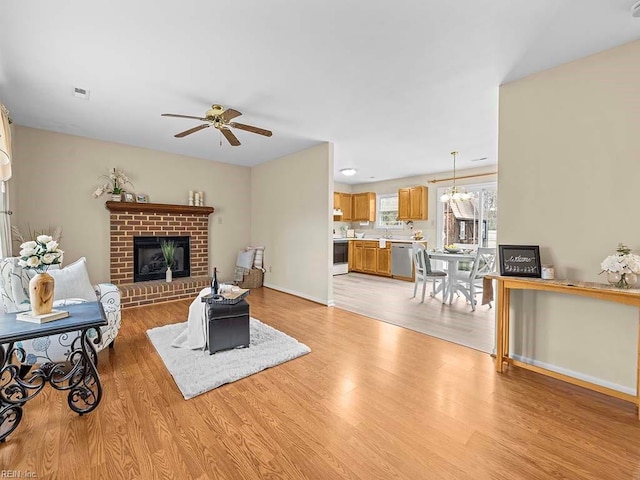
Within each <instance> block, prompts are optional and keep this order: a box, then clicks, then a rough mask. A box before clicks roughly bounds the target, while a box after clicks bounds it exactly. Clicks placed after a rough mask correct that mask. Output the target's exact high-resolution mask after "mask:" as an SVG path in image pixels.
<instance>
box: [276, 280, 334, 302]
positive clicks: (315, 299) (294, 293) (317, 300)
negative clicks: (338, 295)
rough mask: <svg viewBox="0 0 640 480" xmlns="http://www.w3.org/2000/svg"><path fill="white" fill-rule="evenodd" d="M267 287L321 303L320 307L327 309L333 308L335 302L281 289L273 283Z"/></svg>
mask: <svg viewBox="0 0 640 480" xmlns="http://www.w3.org/2000/svg"><path fill="white" fill-rule="evenodd" d="M264 286H265V287H267V288H270V289H272V290H277V291H279V292H282V293H288V294H289V295H293V296H295V297H300V298H304V299H305V300H310V301H312V302H314V303H319V304H320V305H325V306H327V307H330V306H333V305H330V304H333V300H329V301H327V300H320V299H319V298H316V297H312V296H311V295H307V294H305V293H302V292H297V291H295V290H291V289H289V288H284V287H280V286H279V285H273V284H272V283H266V282H265V284H264Z"/></svg>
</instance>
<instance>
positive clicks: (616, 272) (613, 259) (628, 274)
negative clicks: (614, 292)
mask: <svg viewBox="0 0 640 480" xmlns="http://www.w3.org/2000/svg"><path fill="white" fill-rule="evenodd" d="M616 252H617V253H616V254H615V255H609V256H608V257H607V258H605V259H604V260H603V261H602V263H601V264H600V267H601V268H602V271H601V272H600V273H605V272H606V273H607V281H608V282H609V283H610V284H611V285H613V286H614V287H618V288H632V287H633V286H634V285H635V284H636V282H637V281H638V274H640V255H636V254H635V253H631V249H630V248H629V247H627V246H626V245H624V244H623V243H619V244H618V248H617V250H616Z"/></svg>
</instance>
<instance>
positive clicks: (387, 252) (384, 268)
mask: <svg viewBox="0 0 640 480" xmlns="http://www.w3.org/2000/svg"><path fill="white" fill-rule="evenodd" d="M376 262H377V266H376V273H377V274H378V275H385V276H387V277H390V276H391V249H390V248H389V247H387V248H379V249H378V251H377V252H376Z"/></svg>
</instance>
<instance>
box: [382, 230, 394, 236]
mask: <svg viewBox="0 0 640 480" xmlns="http://www.w3.org/2000/svg"><path fill="white" fill-rule="evenodd" d="M382 238H393V234H392V233H389V229H388V228H385V229H384V235H383V236H382Z"/></svg>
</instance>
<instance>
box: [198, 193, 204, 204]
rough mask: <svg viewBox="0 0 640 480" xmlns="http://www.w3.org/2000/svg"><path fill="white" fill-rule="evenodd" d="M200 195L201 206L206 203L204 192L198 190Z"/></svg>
mask: <svg viewBox="0 0 640 480" xmlns="http://www.w3.org/2000/svg"><path fill="white" fill-rule="evenodd" d="M198 195H199V196H200V203H199V205H200V206H203V205H204V192H198Z"/></svg>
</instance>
